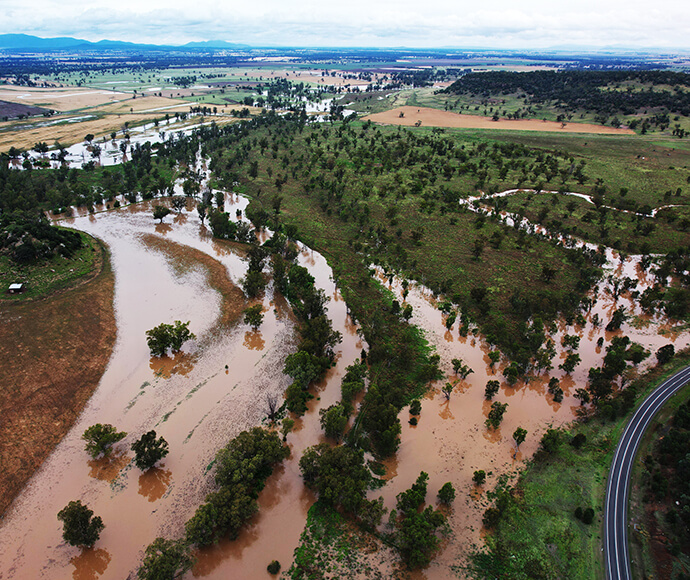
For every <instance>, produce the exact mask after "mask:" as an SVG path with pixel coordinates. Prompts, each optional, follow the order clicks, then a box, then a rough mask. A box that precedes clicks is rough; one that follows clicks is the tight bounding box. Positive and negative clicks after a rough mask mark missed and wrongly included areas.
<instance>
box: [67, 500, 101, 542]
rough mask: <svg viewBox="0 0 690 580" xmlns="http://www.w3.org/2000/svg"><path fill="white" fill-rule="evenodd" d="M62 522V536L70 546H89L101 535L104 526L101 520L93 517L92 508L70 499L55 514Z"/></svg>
mask: <svg viewBox="0 0 690 580" xmlns="http://www.w3.org/2000/svg"><path fill="white" fill-rule="evenodd" d="M57 518H58V519H59V520H60V521H61V522H62V537H63V539H64V540H65V542H67V543H68V544H70V545H71V546H84V547H86V548H90V547H91V546H93V545H94V544H95V543H96V542H97V541H98V538H99V537H100V535H101V531H102V530H103V528H104V527H105V525H104V524H103V520H102V519H101V518H100V517H99V516H96V517H93V510H91V509H89V508H88V507H87V506H85V505H84V504H82V503H81V500H77V501H71V502H69V503H68V504H67V505H66V506H65V507H64V508H62V509H61V510H60V511H59V512H58V515H57Z"/></svg>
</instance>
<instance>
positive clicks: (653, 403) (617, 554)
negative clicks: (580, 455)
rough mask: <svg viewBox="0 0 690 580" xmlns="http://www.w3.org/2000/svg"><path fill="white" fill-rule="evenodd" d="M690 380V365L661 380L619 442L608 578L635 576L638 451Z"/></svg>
mask: <svg viewBox="0 0 690 580" xmlns="http://www.w3.org/2000/svg"><path fill="white" fill-rule="evenodd" d="M688 380H690V366H688V367H685V368H684V369H683V370H682V371H679V372H677V373H676V374H675V375H673V376H672V377H670V378H668V379H666V380H665V381H664V382H663V383H661V385H659V386H658V387H657V388H656V390H654V391H653V392H652V394H651V395H649V396H648V397H647V398H646V399H645V400H644V402H643V403H642V405H640V407H639V408H638V409H637V411H636V412H635V415H633V418H632V419H631V420H630V422H629V423H628V425H627V427H626V428H625V431H624V432H623V436H622V437H621V440H620V442H619V443H618V448H617V449H616V453H615V455H614V456H613V463H612V465H611V471H610V473H609V481H608V485H607V486H606V506H605V512H604V552H605V557H606V578H607V579H609V580H630V579H631V578H632V573H631V571H630V555H629V553H628V489H629V487H630V486H629V484H630V474H631V472H632V467H633V461H634V460H635V453H636V452H637V448H638V446H639V444H640V441H641V440H642V436H643V435H644V432H645V430H646V429H647V427H648V426H649V423H650V422H651V420H652V419H653V418H654V415H655V414H656V413H657V411H658V410H659V409H660V408H661V407H662V406H663V405H664V403H665V402H666V401H668V400H669V399H670V398H671V396H672V395H673V394H674V393H675V392H676V391H677V390H678V389H680V388H681V387H682V386H683V385H685V383H687V382H688Z"/></svg>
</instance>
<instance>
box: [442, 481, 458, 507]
mask: <svg viewBox="0 0 690 580" xmlns="http://www.w3.org/2000/svg"><path fill="white" fill-rule="evenodd" d="M438 500H439V501H440V502H441V503H443V504H446V505H448V504H451V503H453V501H454V500H455V488H454V487H453V484H452V483H451V482H450V481H449V482H447V483H444V484H443V487H442V488H441V489H439V490H438Z"/></svg>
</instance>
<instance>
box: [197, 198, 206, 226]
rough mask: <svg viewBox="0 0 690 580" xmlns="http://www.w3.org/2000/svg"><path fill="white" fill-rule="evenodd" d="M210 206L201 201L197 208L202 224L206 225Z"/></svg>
mask: <svg viewBox="0 0 690 580" xmlns="http://www.w3.org/2000/svg"><path fill="white" fill-rule="evenodd" d="M208 209H209V208H208V204H207V203H204V202H203V201H200V202H199V203H198V204H197V206H196V211H197V213H198V214H199V219H200V220H201V223H202V224H203V223H204V220H205V219H206V215H207V214H208Z"/></svg>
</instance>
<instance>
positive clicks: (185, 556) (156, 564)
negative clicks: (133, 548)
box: [137, 538, 194, 580]
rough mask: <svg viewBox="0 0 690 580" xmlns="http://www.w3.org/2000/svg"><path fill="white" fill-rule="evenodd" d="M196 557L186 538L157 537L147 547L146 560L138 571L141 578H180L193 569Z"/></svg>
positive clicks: (161, 579) (149, 579)
mask: <svg viewBox="0 0 690 580" xmlns="http://www.w3.org/2000/svg"><path fill="white" fill-rule="evenodd" d="M193 565H194V558H193V557H192V556H191V554H190V553H189V546H188V545H187V544H186V543H185V542H184V540H166V539H165V538H156V539H155V540H154V541H153V542H152V543H151V544H149V546H148V547H147V548H146V553H145V554H144V561H143V562H142V564H141V567H140V568H139V570H138V571H137V578H139V580H164V579H166V580H167V579H172V578H179V577H180V576H183V575H184V573H185V572H188V571H189V570H191V569H192V566H193Z"/></svg>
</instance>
